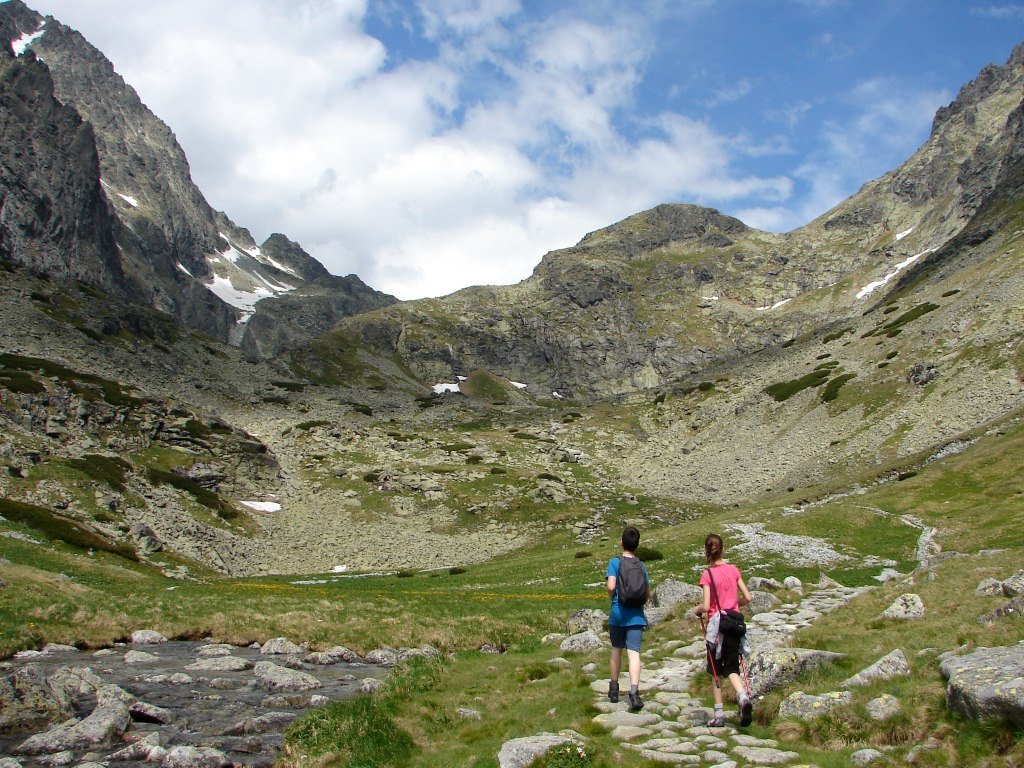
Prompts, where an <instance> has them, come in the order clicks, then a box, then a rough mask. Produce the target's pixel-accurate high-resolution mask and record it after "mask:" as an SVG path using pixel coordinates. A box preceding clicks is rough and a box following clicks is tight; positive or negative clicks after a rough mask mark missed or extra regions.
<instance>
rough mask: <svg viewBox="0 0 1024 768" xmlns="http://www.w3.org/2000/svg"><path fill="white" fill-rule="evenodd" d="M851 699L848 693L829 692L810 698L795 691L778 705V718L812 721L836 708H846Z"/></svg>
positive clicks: (808, 695)
mask: <svg viewBox="0 0 1024 768" xmlns="http://www.w3.org/2000/svg"><path fill="white" fill-rule="evenodd" d="M852 699H853V695H852V694H851V693H850V692H849V691H831V692H830V693H823V694H821V695H820V696H811V695H810V694H807V693H804V692H803V691H796V692H795V693H791V694H790V695H789V696H787V697H786V698H785V699H784V700H783V701H782V703H781V704H780V705H779V717H780V718H783V719H785V718H794V719H796V720H814V719H816V718H819V717H821V716H822V715H825V714H828V713H829V712H831V711H832V710H833V709H835V708H837V707H842V706H846V705H847V704H849V703H850V701H852Z"/></svg>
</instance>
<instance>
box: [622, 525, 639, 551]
mask: <svg viewBox="0 0 1024 768" xmlns="http://www.w3.org/2000/svg"><path fill="white" fill-rule="evenodd" d="M639 546H640V531H638V530H637V529H636V528H634V527H633V526H632V525H631V526H629V527H628V528H626V530H624V531H623V532H622V548H623V549H624V550H626V551H627V552H636V548H637V547H639Z"/></svg>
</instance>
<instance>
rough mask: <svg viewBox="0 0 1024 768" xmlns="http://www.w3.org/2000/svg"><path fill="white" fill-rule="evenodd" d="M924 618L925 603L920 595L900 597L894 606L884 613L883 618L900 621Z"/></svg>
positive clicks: (911, 594)
mask: <svg viewBox="0 0 1024 768" xmlns="http://www.w3.org/2000/svg"><path fill="white" fill-rule="evenodd" d="M922 616H924V601H923V600H921V596H920V595H915V594H913V593H907V594H905V595H900V596H899V597H898V598H896V600H895V601H894V602H893V604H892V605H890V606H889V607H888V608H886V609H885V610H884V611H882V617H883V618H886V619H897V620H899V621H909V620H913V619H920V618H921V617H922Z"/></svg>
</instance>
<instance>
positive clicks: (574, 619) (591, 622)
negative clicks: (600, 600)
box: [565, 608, 608, 635]
mask: <svg viewBox="0 0 1024 768" xmlns="http://www.w3.org/2000/svg"><path fill="white" fill-rule="evenodd" d="M607 620H608V614H607V612H606V611H599V610H597V609H596V608H581V609H580V610H578V611H576V612H575V613H573V614H572V615H571V616H570V617H569V620H568V621H567V622H566V624H565V628H566V629H565V631H566V633H567V634H569V635H576V634H579V633H580V632H586V631H587V630H590V631H592V632H600V631H601V630H602V629H603V628H604V625H605V622H606V621H607Z"/></svg>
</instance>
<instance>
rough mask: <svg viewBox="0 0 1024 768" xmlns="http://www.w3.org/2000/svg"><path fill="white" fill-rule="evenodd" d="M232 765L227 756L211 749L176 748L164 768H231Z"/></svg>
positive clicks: (164, 763)
mask: <svg viewBox="0 0 1024 768" xmlns="http://www.w3.org/2000/svg"><path fill="white" fill-rule="evenodd" d="M231 765H233V763H232V762H231V759H230V758H229V757H228V756H227V755H225V754H224V753H223V752H221V751H220V750H217V749H212V748H210V747H190V746H180V747H174V748H173V749H171V750H170V751H169V752H168V753H167V754H166V755H165V756H164V761H163V768H229V766H231Z"/></svg>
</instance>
